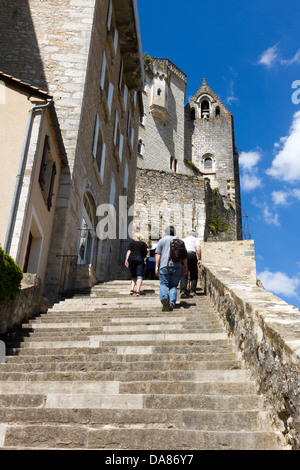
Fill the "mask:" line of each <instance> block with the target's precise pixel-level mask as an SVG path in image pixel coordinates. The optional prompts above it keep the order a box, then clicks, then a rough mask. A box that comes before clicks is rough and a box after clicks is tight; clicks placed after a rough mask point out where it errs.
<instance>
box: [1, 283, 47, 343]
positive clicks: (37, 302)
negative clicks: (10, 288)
mask: <svg viewBox="0 0 300 470" xmlns="http://www.w3.org/2000/svg"><path fill="white" fill-rule="evenodd" d="M41 286H42V284H41V280H40V278H39V277H38V276H37V275H36V274H24V277H23V280H22V285H21V290H20V292H19V293H18V294H17V297H16V298H15V300H10V301H6V302H4V303H1V304H0V334H5V333H7V331H8V330H9V329H11V328H13V327H14V326H15V325H17V324H18V323H21V322H22V321H23V320H24V319H26V318H30V317H32V316H34V315H37V314H38V313H39V312H41V311H44V312H46V311H47V309H48V307H50V304H48V302H47V301H46V300H45V299H44V298H43V297H42V295H41Z"/></svg>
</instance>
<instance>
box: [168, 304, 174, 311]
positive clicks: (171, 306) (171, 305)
mask: <svg viewBox="0 0 300 470" xmlns="http://www.w3.org/2000/svg"><path fill="white" fill-rule="evenodd" d="M174 307H175V305H174V304H173V303H172V302H171V303H170V305H169V310H170V312H172V310H173V308H174Z"/></svg>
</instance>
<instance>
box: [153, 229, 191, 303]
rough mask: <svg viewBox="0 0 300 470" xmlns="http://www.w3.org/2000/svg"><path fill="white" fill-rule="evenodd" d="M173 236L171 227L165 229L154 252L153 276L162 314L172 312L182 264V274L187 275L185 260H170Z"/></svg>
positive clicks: (173, 230) (173, 231) (173, 232)
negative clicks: (154, 275) (157, 284)
mask: <svg viewBox="0 0 300 470" xmlns="http://www.w3.org/2000/svg"><path fill="white" fill-rule="evenodd" d="M175 234H176V232H175V229H174V227H173V226H170V227H168V228H166V230H165V236H164V237H163V238H161V239H160V240H159V242H158V244H157V247H156V251H155V274H156V276H159V281H160V286H159V294H160V301H161V303H162V306H163V312H164V311H167V310H169V311H172V310H173V308H174V307H175V304H176V300H177V286H178V284H179V281H180V277H181V274H182V263H183V264H184V267H183V273H184V274H186V273H187V258H185V259H184V260H183V261H173V260H172V259H171V258H170V242H171V240H174V239H175V238H176V237H175Z"/></svg>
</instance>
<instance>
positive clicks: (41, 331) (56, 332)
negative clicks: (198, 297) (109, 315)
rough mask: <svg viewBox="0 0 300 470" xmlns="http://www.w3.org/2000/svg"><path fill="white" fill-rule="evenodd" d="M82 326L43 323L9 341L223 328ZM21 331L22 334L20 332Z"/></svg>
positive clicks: (217, 330)
mask: <svg viewBox="0 0 300 470" xmlns="http://www.w3.org/2000/svg"><path fill="white" fill-rule="evenodd" d="M81 325H82V326H81V327H80V326H79V327H77V325H70V326H69V327H67V325H66V324H63V327H62V328H58V327H57V328H53V327H52V324H51V327H50V328H47V327H45V325H43V327H42V328H35V330H34V331H32V330H29V329H27V330H24V332H21V331H18V332H15V333H13V334H11V335H10V336H9V340H10V341H12V340H13V341H24V342H26V341H35V340H37V341H41V338H45V339H46V340H49V337H50V338H52V340H53V341H56V339H55V338H60V339H61V337H66V336H67V337H68V338H72V340H73V341H74V340H76V339H78V340H80V339H82V338H83V337H86V336H95V335H101V334H109V333H114V334H118V335H122V334H123V335H128V334H131V335H133V334H140V333H141V332H146V333H147V334H156V333H157V332H158V331H159V332H161V331H162V330H163V332H164V334H166V333H174V332H175V333H176V332H177V333H190V332H192V333H194V332H195V331H197V332H198V333H221V332H224V329H223V328H221V327H216V326H212V327H209V326H202V325H201V326H200V327H197V328H195V327H194V326H188V325H164V326H163V328H162V326H161V325H116V326H114V325H111V326H110V325H107V326H102V327H101V326H99V327H95V328H91V327H90V326H87V325H86V324H81ZM22 333H23V334H22Z"/></svg>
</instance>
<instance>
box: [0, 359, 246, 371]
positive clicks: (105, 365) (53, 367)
mask: <svg viewBox="0 0 300 470" xmlns="http://www.w3.org/2000/svg"><path fill="white" fill-rule="evenodd" d="M241 368H242V365H241V362H240V361H238V360H235V361H234V360H231V361H226V360H219V361H201V362H199V361H188V362H186V361H143V362H142V361H134V362H128V361H127V362H124V361H123V362H118V361H114V360H111V361H109V360H106V359H105V360H103V361H101V362H98V361H97V362H96V361H92V362H91V361H90V362H87V361H81V362H80V361H74V362H71V361H67V362H48V363H43V362H41V363H39V364H33V363H31V364H1V365H0V373H3V372H40V371H43V372H53V371H54V372H69V371H80V372H83V371H87V372H90V371H104V370H111V371H119V370H130V371H135V370H136V371H148V370H153V371H163V370H210V369H219V370H224V369H228V370H234V369H241Z"/></svg>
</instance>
